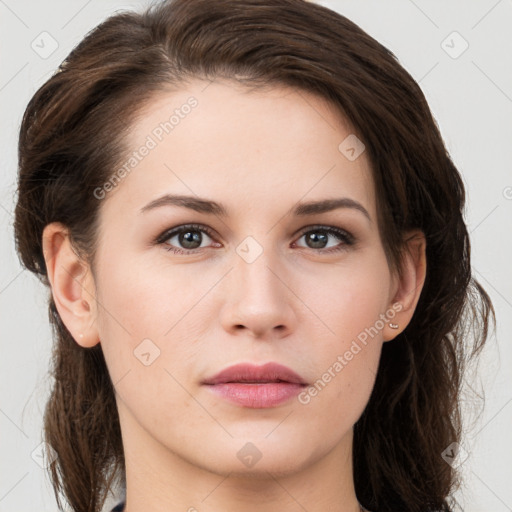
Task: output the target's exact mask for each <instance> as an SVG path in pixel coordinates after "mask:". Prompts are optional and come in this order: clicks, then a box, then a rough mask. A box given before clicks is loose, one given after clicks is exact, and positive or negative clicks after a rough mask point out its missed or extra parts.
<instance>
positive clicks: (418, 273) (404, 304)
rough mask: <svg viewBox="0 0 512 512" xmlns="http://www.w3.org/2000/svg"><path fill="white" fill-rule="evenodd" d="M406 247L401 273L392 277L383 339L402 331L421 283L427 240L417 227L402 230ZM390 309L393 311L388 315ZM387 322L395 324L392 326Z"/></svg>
mask: <svg viewBox="0 0 512 512" xmlns="http://www.w3.org/2000/svg"><path fill="white" fill-rule="evenodd" d="M405 242H406V247H405V251H404V258H403V264H402V276H401V277H399V276H395V277H394V279H393V285H392V288H391V289H392V291H391V297H392V300H391V302H390V304H389V309H388V312H387V317H388V320H387V323H386V325H385V327H384V329H383V331H382V332H383V336H384V341H390V340H392V339H394V338H395V337H396V336H397V335H398V334H400V333H401V332H403V331H404V329H405V328H406V327H407V325H408V324H409V322H410V321H411V319H412V317H413V314H414V311H415V309H416V305H417V304H418V300H419V298H420V295H421V291H422V289H423V284H424V283H425V276H426V273H427V256H426V249H427V242H426V238H425V234H424V233H423V232H422V231H420V230H414V231H409V232H408V233H407V234H406V240H405ZM391 312H394V315H393V317H391V314H390V313H391ZM390 323H391V324H393V325H395V326H396V325H398V328H392V327H391V326H390Z"/></svg>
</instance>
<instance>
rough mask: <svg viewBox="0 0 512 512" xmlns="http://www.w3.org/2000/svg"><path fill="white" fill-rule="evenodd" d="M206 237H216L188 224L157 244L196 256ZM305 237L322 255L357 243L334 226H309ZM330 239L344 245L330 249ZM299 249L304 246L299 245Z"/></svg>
mask: <svg viewBox="0 0 512 512" xmlns="http://www.w3.org/2000/svg"><path fill="white" fill-rule="evenodd" d="M205 236H206V238H207V239H210V240H211V239H212V238H213V237H214V234H213V231H212V230H211V229H209V228H207V227H206V226H202V225H200V224H188V225H184V226H179V227H177V228H172V229H169V230H167V231H165V232H164V233H162V234H161V235H160V236H159V237H158V238H157V239H156V240H155V243H157V244H160V245H163V246H165V249H166V250H167V251H172V252H174V253H175V254H194V253H195V252H197V251H200V250H201V249H204V248H205V246H203V247H201V246H202V244H203V242H205V240H204V237H205ZM303 237H305V240H306V244H308V245H307V246H305V247H306V248H309V249H319V250H317V251H316V252H321V253H332V252H338V251H343V250H347V248H348V247H349V246H351V245H354V243H355V238H354V236H353V235H351V234H350V233H348V232H347V231H345V230H343V229H339V228H336V227H334V226H308V229H307V231H303V232H302V235H301V236H300V238H299V239H301V238H303ZM329 238H334V239H337V240H338V241H341V242H342V243H341V244H337V245H334V246H332V245H331V246H330V247H329ZM207 241H208V240H206V242H207ZM215 244H216V246H217V247H220V244H219V243H217V242H215ZM177 246H178V247H177ZM299 247H304V246H300V245H299Z"/></svg>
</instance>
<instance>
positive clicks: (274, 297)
mask: <svg viewBox="0 0 512 512" xmlns="http://www.w3.org/2000/svg"><path fill="white" fill-rule="evenodd" d="M240 263H241V264H240V265H239V267H238V268H237V271H236V272H233V273H231V274H232V275H231V276H230V278H229V280H230V281H231V282H229V283H226V285H227V286H228V288H229V294H228V295H227V297H228V300H227V301H226V303H225V304H224V306H223V312H222V317H221V321H222V324H223V327H224V329H226V330H228V331H230V332H231V333H232V334H235V333H242V332H244V331H249V332H250V333H251V334H252V335H253V336H254V337H256V338H262V337H265V336H267V335H269V333H273V334H272V335H273V336H281V337H282V336H284V335H287V334H288V333H289V332H290V330H291V329H292V328H293V322H294V313H293V308H292V304H291V302H290V301H291V297H293V294H291V293H290V292H289V290H288V288H287V286H285V284H284V283H283V282H282V279H281V278H279V277H278V275H277V274H276V271H275V270H272V269H271V268H270V266H269V265H268V264H267V262H266V261H265V258H264V256H262V257H260V258H259V259H258V261H255V262H253V263H251V264H247V263H245V262H244V261H242V262H240Z"/></svg>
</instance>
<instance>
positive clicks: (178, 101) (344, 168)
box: [113, 80, 375, 218]
mask: <svg viewBox="0 0 512 512" xmlns="http://www.w3.org/2000/svg"><path fill="white" fill-rule="evenodd" d="M126 143H127V148H128V151H127V153H126V159H125V160H124V162H122V163H121V164H120V165H119V168H121V166H123V167H124V169H125V171H126V172H123V173H122V174H123V179H122V180H121V181H120V183H119V185H118V186H117V187H116V188H117V189H119V190H116V191H115V194H113V195H119V196H120V197H122V198H123V200H128V201H129V202H130V203H132V204H133V205H134V206H135V205H140V207H142V206H143V204H142V203H144V204H145V202H148V201H150V200H154V199H155V197H156V196H157V195H161V194H163V193H165V192H169V193H171V192H172V193H178V194H187V195H197V196H200V197H209V198H214V199H215V200H216V201H218V202H221V203H223V204H226V205H232V206H233V208H235V209H237V208H238V210H240V209H242V210H248V209H251V208H257V207H258V206H259V204H260V203H262V202H264V203H265V204H266V205H268V206H269V207H270V206H271V205H273V206H278V205H285V204H286V205H287V206H288V207H290V208H291V207H292V206H293V204H294V203H296V202H298V201H299V200H302V201H308V200H314V199H318V198H322V199H325V198H327V197H329V198H335V197H346V196H350V197H351V198H353V199H355V200H357V201H359V202H361V203H363V204H364V205H365V207H366V209H367V210H368V211H369V212H370V214H371V215H372V218H373V217H374V215H375V211H374V190H373V180H372V179H371V173H370V168H369V165H368V161H367V158H366V154H365V152H364V150H363V148H364V146H363V142H362V141H360V140H359V138H356V136H355V134H353V133H352V130H351V128H350V126H349V125H348V124H347V123H346V122H345V121H344V119H343V118H342V116H341V115H340V113H339V112H338V111H337V109H336V108H335V107H334V106H333V105H332V104H331V103H330V102H328V101H327V100H326V99H324V98H322V97H320V96H317V95H313V94H311V93H308V92H305V91H302V90H297V89H294V88H290V87H284V86H283V87H272V88H269V87H266V88H264V89H261V90H254V89H251V90H248V89H247V88H244V87H243V86H241V85H240V84H238V83H235V82H232V81H226V80H215V81H214V82H205V81H200V80H196V81H193V82H191V83H189V84H188V85H187V86H186V87H184V88H183V89H180V90H177V91H165V92H161V93H159V94H158V95H155V96H154V98H152V100H151V101H149V102H148V103H147V104H146V105H145V107H144V108H143V109H142V110H141V111H140V113H139V115H138V117H137V120H136V121H135V122H134V123H133V125H132V127H131V130H130V133H129V136H128V137H127V139H126ZM347 150H348V153H347ZM142 153H144V154H143V155H142V156H141V154H142ZM354 156H355V158H354ZM238 213H239V212H238ZM276 213H277V211H276Z"/></svg>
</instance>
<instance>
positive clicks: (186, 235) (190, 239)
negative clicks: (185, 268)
mask: <svg viewBox="0 0 512 512" xmlns="http://www.w3.org/2000/svg"><path fill="white" fill-rule="evenodd" d="M203 234H205V235H206V237H207V238H210V239H211V237H213V232H212V231H211V230H210V229H208V228H207V227H206V226H200V225H198V224H189V225H186V226H180V227H179V228H173V229H171V230H168V231H166V232H164V233H162V235H160V236H159V237H158V238H157V240H156V243H158V244H162V245H164V246H165V245H167V247H165V249H166V250H168V251H172V252H174V253H176V254H191V253H194V252H195V251H196V249H202V248H204V247H201V243H202V242H203V241H204V235H203ZM173 239H176V240H174V241H173ZM171 241H173V242H172V243H171ZM175 245H181V247H175Z"/></svg>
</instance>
